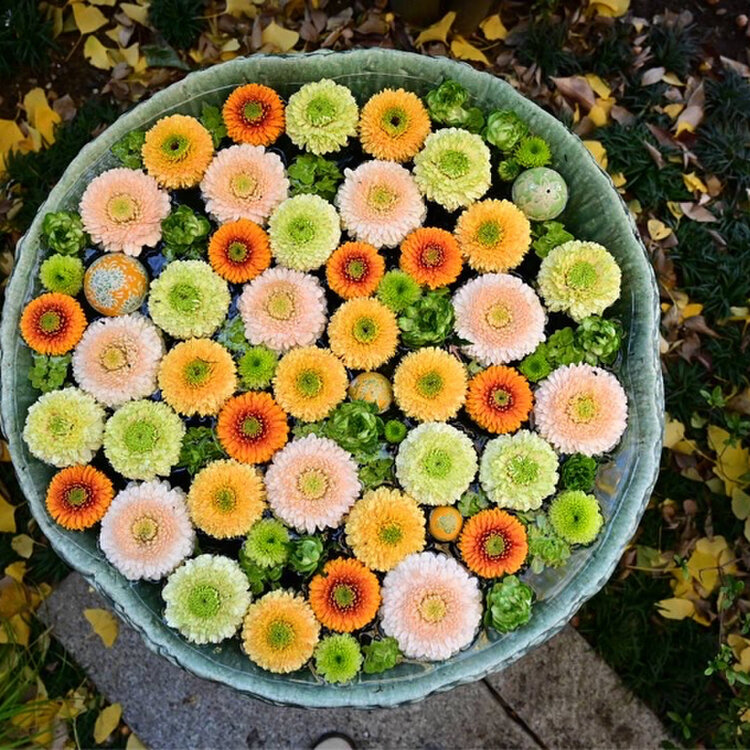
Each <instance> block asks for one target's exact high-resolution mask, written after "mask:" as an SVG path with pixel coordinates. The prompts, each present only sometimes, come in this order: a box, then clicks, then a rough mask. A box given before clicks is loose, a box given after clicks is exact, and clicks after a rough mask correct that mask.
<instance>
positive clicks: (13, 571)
mask: <svg viewBox="0 0 750 750" xmlns="http://www.w3.org/2000/svg"><path fill="white" fill-rule="evenodd" d="M5 575H6V576H10V577H11V578H12V579H13V580H14V581H18V583H23V577H24V576H25V575H26V563H25V562H24V561H23V560H18V561H16V562H14V563H11V564H10V565H6V566H5Z"/></svg>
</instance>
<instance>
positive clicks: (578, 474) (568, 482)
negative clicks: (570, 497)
mask: <svg viewBox="0 0 750 750" xmlns="http://www.w3.org/2000/svg"><path fill="white" fill-rule="evenodd" d="M598 466H599V465H598V464H597V462H596V459H595V458H592V457H591V456H584V455H582V454H581V453H574V454H573V455H572V456H569V457H568V458H567V459H565V461H564V463H563V465H562V468H561V470H560V479H561V480H562V485H563V487H565V489H566V490H581V491H583V492H591V490H593V489H594V480H595V479H596V471H597V469H598Z"/></svg>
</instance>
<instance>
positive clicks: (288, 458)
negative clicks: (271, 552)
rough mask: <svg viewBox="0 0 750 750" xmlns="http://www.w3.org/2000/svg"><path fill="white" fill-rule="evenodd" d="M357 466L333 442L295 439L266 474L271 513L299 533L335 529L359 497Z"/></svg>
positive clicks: (306, 438) (309, 438) (277, 457)
mask: <svg viewBox="0 0 750 750" xmlns="http://www.w3.org/2000/svg"><path fill="white" fill-rule="evenodd" d="M359 489H360V484H359V479H358V478H357V464H356V463H355V462H354V460H353V459H352V457H351V455H350V454H349V453H347V452H346V451H345V450H344V449H343V448H340V447H339V446H338V445H336V443H334V442H333V440H329V439H328V438H321V437H318V436H317V435H308V436H307V437H304V438H301V439H298V440H294V441H293V442H291V443H289V445H287V446H286V448H284V449H283V450H282V451H280V452H279V453H278V454H277V455H276V456H275V457H274V460H273V463H271V465H270V466H269V467H268V470H267V471H266V491H267V492H268V504H269V505H270V506H271V510H273V512H274V513H275V514H276V515H277V516H278V517H279V518H281V519H282V521H284V522H286V523H288V524H289V525H290V526H293V527H294V528H295V529H297V530H298V531H304V532H307V533H308V534H312V533H313V532H315V531H316V530H317V529H325V528H335V527H336V526H338V525H339V523H341V519H342V518H343V517H344V514H345V513H346V512H347V511H348V510H349V508H351V506H352V504H353V503H354V501H355V500H356V499H357V495H358V494H359Z"/></svg>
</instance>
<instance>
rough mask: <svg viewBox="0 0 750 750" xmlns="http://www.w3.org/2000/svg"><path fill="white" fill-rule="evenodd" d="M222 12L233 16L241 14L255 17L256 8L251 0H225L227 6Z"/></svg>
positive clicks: (238, 16)
mask: <svg viewBox="0 0 750 750" xmlns="http://www.w3.org/2000/svg"><path fill="white" fill-rule="evenodd" d="M224 12H225V13H228V14H229V15H230V16H234V17H235V18H240V17H241V16H247V17H248V18H255V16H256V14H257V12H258V9H257V7H256V6H255V5H254V4H253V2H252V0H227V7H226V10H225V11H224Z"/></svg>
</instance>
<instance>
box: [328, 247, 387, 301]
mask: <svg viewBox="0 0 750 750" xmlns="http://www.w3.org/2000/svg"><path fill="white" fill-rule="evenodd" d="M384 273H385V259H384V258H383V256H382V255H380V253H378V251H377V250H376V249H375V248H374V247H373V246H372V245H368V244H367V243H366V242H345V243H344V244H343V245H341V247H339V248H338V249H337V250H335V251H334V253H333V255H331V257H330V258H329V259H328V263H327V264H326V280H327V281H328V286H329V288H330V289H331V290H332V291H334V292H336V294H338V295H339V297H343V298H344V299H352V298H353V297H369V296H370V295H371V294H372V293H373V292H374V291H375V290H376V289H377V288H378V284H379V283H380V281H381V279H382V278H383V274H384Z"/></svg>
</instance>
